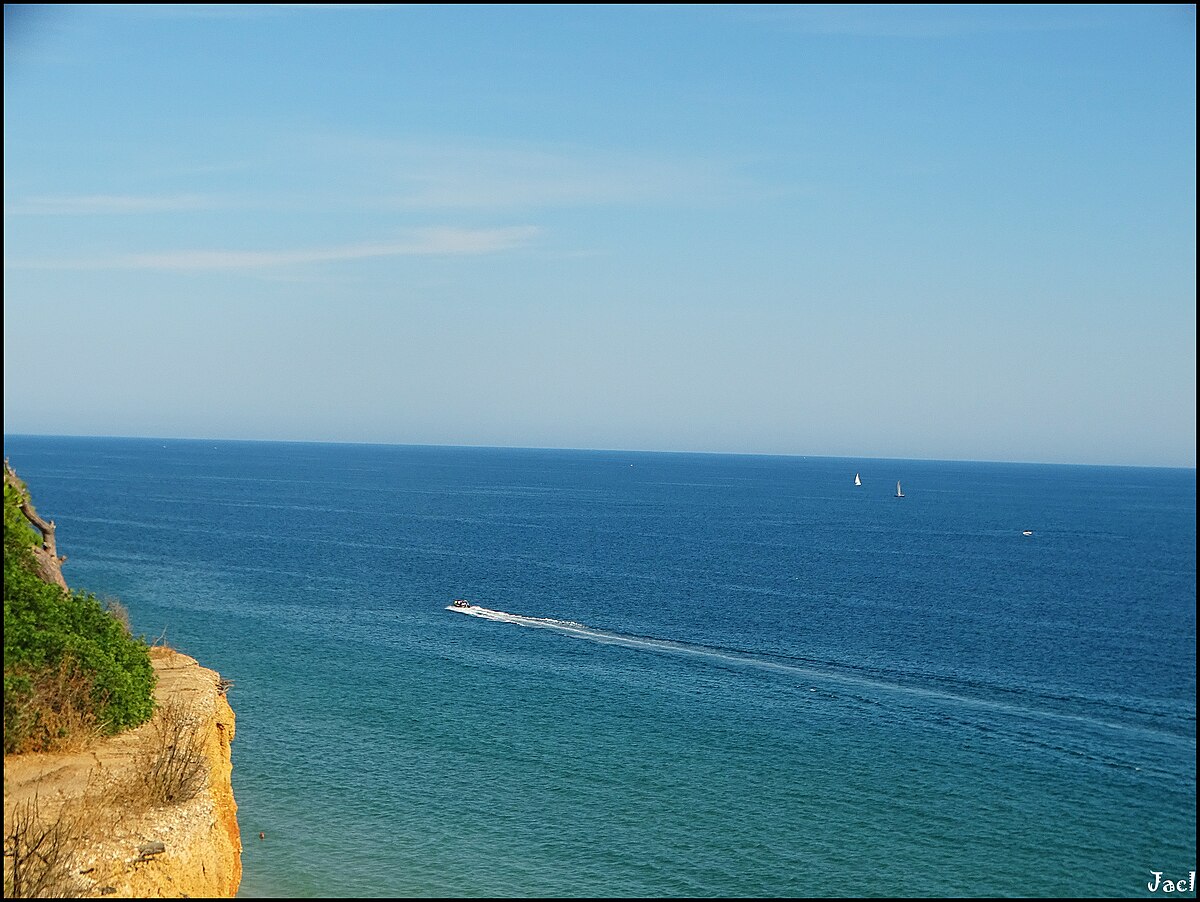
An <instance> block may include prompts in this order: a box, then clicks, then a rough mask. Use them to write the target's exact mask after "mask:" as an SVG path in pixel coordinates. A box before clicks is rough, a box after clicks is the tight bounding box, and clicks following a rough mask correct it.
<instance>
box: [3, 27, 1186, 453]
mask: <svg viewBox="0 0 1200 902" xmlns="http://www.w3.org/2000/svg"><path fill="white" fill-rule="evenodd" d="M1195 111H1196V18H1195V8H1194V7H1192V6H1160V7H1109V6H1104V7H1086V6H1084V7H1076V6H1070V7H1054V6H1038V7H907V8H906V7H837V8H832V7H750V6H737V7H733V6H730V7H721V6H695V7H687V6H684V7H655V6H649V7H644V6H637V7H620V6H617V7H611V6H600V7H587V6H584V7H546V6H537V7H515V6H514V7H508V6H492V7H478V6H462V7H453V6H450V7H446V6H438V7H379V6H371V5H362V6H353V5H350V6H340V7H326V6H320V5H317V6H313V5H308V6H300V5H291V6H289V5H276V6H257V7H254V6H250V7H242V6H239V7H215V6H193V7H140V6H139V7H51V8H47V7H34V8H21V7H17V8H14V7H11V6H6V7H5V51H4V229H5V236H4V327H5V328H4V429H5V432H6V433H47V434H80V435H145V436H177V437H206V438H251V439H284V440H313V441H366V442H395V443H416V444H463V445H512V446H534V447H573V448H628V449H654V450H685V451H729V452H756V453H777V454H804V455H834V456H849V457H909V458H940V459H976V460H1016V461H1047V462H1074V463H1114V464H1142V465H1167V466H1188V467H1194V466H1195V463H1196V339H1195V334H1196V332H1195V330H1196V251H1195V247H1196V181H1195V170H1196V113H1195Z"/></svg>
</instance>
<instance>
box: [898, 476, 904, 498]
mask: <svg viewBox="0 0 1200 902" xmlns="http://www.w3.org/2000/svg"><path fill="white" fill-rule="evenodd" d="M896 497H897V498H903V497H904V493H903V492H902V491H900V480H899V479H897V480H896Z"/></svg>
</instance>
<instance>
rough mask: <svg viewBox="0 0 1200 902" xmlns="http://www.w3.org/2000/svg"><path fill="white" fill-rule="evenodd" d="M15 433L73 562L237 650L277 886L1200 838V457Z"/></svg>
mask: <svg viewBox="0 0 1200 902" xmlns="http://www.w3.org/2000/svg"><path fill="white" fill-rule="evenodd" d="M5 454H6V456H8V457H9V458H10V460H11V462H12V464H13V466H14V467H15V468H16V470H17V472H18V473H19V474H20V475H21V476H22V477H23V478H24V479H25V480H26V481H27V482H28V484H29V486H30V488H31V490H32V492H33V494H34V499H35V501H36V503H37V505H38V508H39V511H40V512H41V513H42V514H43V515H45V516H47V517H50V518H53V519H55V520H56V521H57V524H58V541H59V548H60V551H61V552H62V553H65V554H67V555H68V556H69V560H68V563H67V565H66V567H65V574H66V576H67V579H68V581H69V582H70V583H71V584H72V585H73V586H76V587H82V588H87V589H89V590H91V591H93V592H95V593H96V594H97V595H99V596H101V597H105V596H111V597H117V598H120V599H121V600H122V601H123V602H124V603H125V604H126V605H127V606H128V608H129V610H130V613H131V618H132V621H133V624H134V628H135V630H136V631H138V632H142V633H144V634H145V635H146V636H147V637H148V638H150V639H154V638H157V637H159V636H162V635H165V638H166V641H167V642H168V643H169V644H171V645H173V646H175V647H176V648H179V649H180V650H181V651H184V652H185V653H187V654H190V655H193V656H195V657H197V658H199V659H200V660H201V662H202V663H204V664H205V665H207V666H210V667H213V668H215V669H217V670H219V671H220V672H221V674H222V675H223V676H225V677H227V678H229V679H232V680H234V686H233V688H232V689H231V690H230V694H229V698H230V701H231V703H232V704H233V707H234V709H235V711H236V712H237V718H238V722H237V738H236V741H235V742H234V746H233V754H234V791H235V794H236V796H237V800H238V803H239V806H240V811H239V821H240V824H241V829H242V836H243V842H244V844H245V854H244V857H243V863H244V869H245V870H244V878H243V883H242V894H243V895H245V896H293V895H294V896H870V895H901V896H945V895H967V896H985V895H989V896H990V895H999V896H1014V895H1024V896H1056V895H1064V896H1128V895H1150V893H1148V891H1147V883H1148V882H1150V881H1152V880H1153V875H1152V872H1153V871H1160V872H1163V874H1164V876H1165V877H1167V878H1170V879H1178V878H1180V877H1182V878H1183V879H1185V880H1186V879H1187V873H1188V872H1189V871H1192V870H1194V869H1195V864H1196V815H1197V811H1196V701H1195V700H1196V473H1195V470H1169V469H1137V468H1105V467H1071V466H1040V465H1017V464H989V463H950V462H922V461H900V460H838V459H830V458H800V457H765V456H764V457H757V456H726V455H692V454H653V453H630V452H586V451H546V450H513V449H481V448H438V447H413V446H377V445H321V444H293V443H250V442H244V443H243V442H213V441H163V440H144V439H92V438H88V439H84V438H48V437H31V436H6V437H5ZM855 472H861V474H862V479H863V485H862V487H861V488H855V487H854V485H853V478H854V474H855ZM898 479H899V480H902V482H903V486H904V493H905V496H906V497H904V498H903V499H896V498H894V497H892V496H893V495H894V493H895V483H896V481H897V480H898ZM1024 530H1032V532H1033V534H1032V535H1030V536H1025V535H1023V534H1022V533H1023V531H1024ZM458 597H465V598H468V599H470V600H471V601H472V602H474V603H475V604H476V605H478V606H480V607H481V608H483V609H486V610H476V611H473V612H468V615H467V616H463V614H462V613H460V612H456V611H453V610H448V609H447V606H448V604H449V603H450V601H451V599H454V598H458ZM260 831H263V832H264V833H265V835H266V839H265V840H260V839H259V838H258V834H259V832H260ZM1189 895H1193V896H1194V893H1190V894H1189Z"/></svg>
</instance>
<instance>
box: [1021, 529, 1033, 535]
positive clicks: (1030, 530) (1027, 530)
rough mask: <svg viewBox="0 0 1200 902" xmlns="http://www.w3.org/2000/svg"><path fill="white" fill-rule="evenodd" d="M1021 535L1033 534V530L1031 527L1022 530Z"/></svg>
mask: <svg viewBox="0 0 1200 902" xmlns="http://www.w3.org/2000/svg"><path fill="white" fill-rule="evenodd" d="M1021 535H1023V536H1031V535H1033V530H1032V529H1026V530H1024V531H1022V533H1021Z"/></svg>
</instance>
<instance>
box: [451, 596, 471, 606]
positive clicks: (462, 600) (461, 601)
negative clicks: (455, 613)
mask: <svg viewBox="0 0 1200 902" xmlns="http://www.w3.org/2000/svg"><path fill="white" fill-rule="evenodd" d="M450 606H451V607H454V608H469V607H470V606H471V602H469V601H467V600H466V599H465V598H456V599H454V601H452V602H450Z"/></svg>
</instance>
